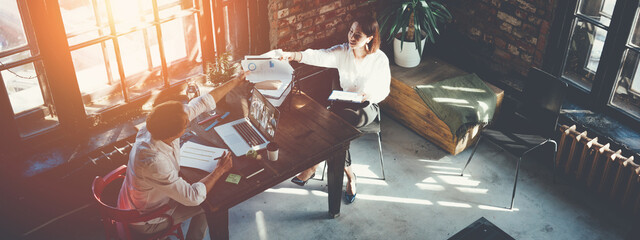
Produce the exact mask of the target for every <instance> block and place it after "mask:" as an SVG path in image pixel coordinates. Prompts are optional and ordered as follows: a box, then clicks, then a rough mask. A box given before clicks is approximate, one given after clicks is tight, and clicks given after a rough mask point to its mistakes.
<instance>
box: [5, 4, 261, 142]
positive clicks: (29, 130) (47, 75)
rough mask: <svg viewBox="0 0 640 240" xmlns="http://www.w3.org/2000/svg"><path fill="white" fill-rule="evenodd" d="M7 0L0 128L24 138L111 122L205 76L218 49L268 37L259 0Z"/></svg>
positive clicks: (255, 44)
mask: <svg viewBox="0 0 640 240" xmlns="http://www.w3.org/2000/svg"><path fill="white" fill-rule="evenodd" d="M0 6H1V7H0V133H2V135H3V136H2V140H4V141H7V142H17V143H18V144H22V143H24V142H27V141H29V142H30V141H31V140H34V141H37V140H39V139H43V136H45V135H48V134H49V133H50V134H51V135H56V136H57V135H59V134H58V133H62V134H63V135H64V134H77V135H81V134H82V133H86V132H87V130H89V129H90V128H92V127H95V126H97V125H99V124H100V123H105V122H106V123H112V122H113V121H108V120H107V121H102V120H105V119H122V118H121V117H122V116H128V115H126V114H127V113H130V112H138V111H139V110H140V106H141V105H143V103H144V101H146V99H147V98H149V97H150V96H151V95H152V94H153V92H156V91H157V90H162V91H164V90H170V92H174V93H175V91H174V90H179V89H180V88H181V87H182V86H183V84H184V83H186V82H187V80H189V79H193V78H196V79H205V78H204V75H205V73H204V71H205V70H204V69H205V68H204V67H203V66H205V65H206V62H207V61H211V60H212V59H215V55H216V54H217V52H223V51H230V50H231V51H233V54H234V55H235V56H243V55H245V54H255V53H261V52H264V51H266V50H267V49H266V48H268V46H269V42H268V41H265V39H268V34H269V33H268V26H269V23H268V21H267V11H268V2H267V1H262V0H239V1H235V0H234V1H230V0H211V1H208V0H207V1H201V0H0ZM249 15H251V18H249ZM251 31H253V32H251ZM265 46H266V47H265ZM24 146H26V145H24Z"/></svg>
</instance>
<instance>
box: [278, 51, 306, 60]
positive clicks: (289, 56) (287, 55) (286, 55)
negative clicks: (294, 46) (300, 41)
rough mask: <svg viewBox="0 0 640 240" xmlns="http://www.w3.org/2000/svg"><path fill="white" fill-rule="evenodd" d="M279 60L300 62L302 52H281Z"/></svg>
mask: <svg viewBox="0 0 640 240" xmlns="http://www.w3.org/2000/svg"><path fill="white" fill-rule="evenodd" d="M280 60H287V61H296V62H300V61H302V52H282V56H280Z"/></svg>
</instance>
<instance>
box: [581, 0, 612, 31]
mask: <svg viewBox="0 0 640 240" xmlns="http://www.w3.org/2000/svg"><path fill="white" fill-rule="evenodd" d="M615 5H616V0H582V1H580V5H579V7H578V13H579V14H583V15H586V16H588V17H589V18H591V19H593V20H596V21H599V22H601V23H602V24H604V25H605V26H607V27H608V26H609V23H610V22H611V15H613V8H614V7H615Z"/></svg>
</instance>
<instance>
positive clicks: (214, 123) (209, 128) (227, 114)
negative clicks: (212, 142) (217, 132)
mask: <svg viewBox="0 0 640 240" xmlns="http://www.w3.org/2000/svg"><path fill="white" fill-rule="evenodd" d="M227 116H229V112H226V113H224V115H222V117H220V119H224V118H226V117H227ZM220 119H218V120H220ZM218 120H216V121H215V122H213V123H212V124H211V125H209V126H208V127H207V128H205V129H204V130H205V131H209V130H211V128H213V126H215V125H216V124H218V122H219V121H218Z"/></svg>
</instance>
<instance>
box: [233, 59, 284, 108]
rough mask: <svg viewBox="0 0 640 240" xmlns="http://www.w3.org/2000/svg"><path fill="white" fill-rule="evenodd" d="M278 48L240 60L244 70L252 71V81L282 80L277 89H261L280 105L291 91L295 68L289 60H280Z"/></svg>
mask: <svg viewBox="0 0 640 240" xmlns="http://www.w3.org/2000/svg"><path fill="white" fill-rule="evenodd" d="M277 52H278V51H276V50H274V51H270V52H267V53H265V54H262V55H259V56H245V57H244V60H242V61H241V62H240V64H241V65H242V70H244V71H250V72H251V73H250V74H248V75H247V80H249V81H250V82H252V83H259V82H263V81H273V80H277V81H280V82H281V84H280V85H279V86H278V88H277V89H259V88H258V91H260V93H262V95H264V96H265V97H266V98H267V99H268V100H269V102H271V104H273V105H274V106H276V107H277V106H280V104H282V102H283V101H284V99H285V98H286V97H287V95H288V94H289V92H291V81H292V80H293V68H292V67H291V65H289V62H287V61H283V60H278V59H277V57H278V56H276V55H277Z"/></svg>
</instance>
